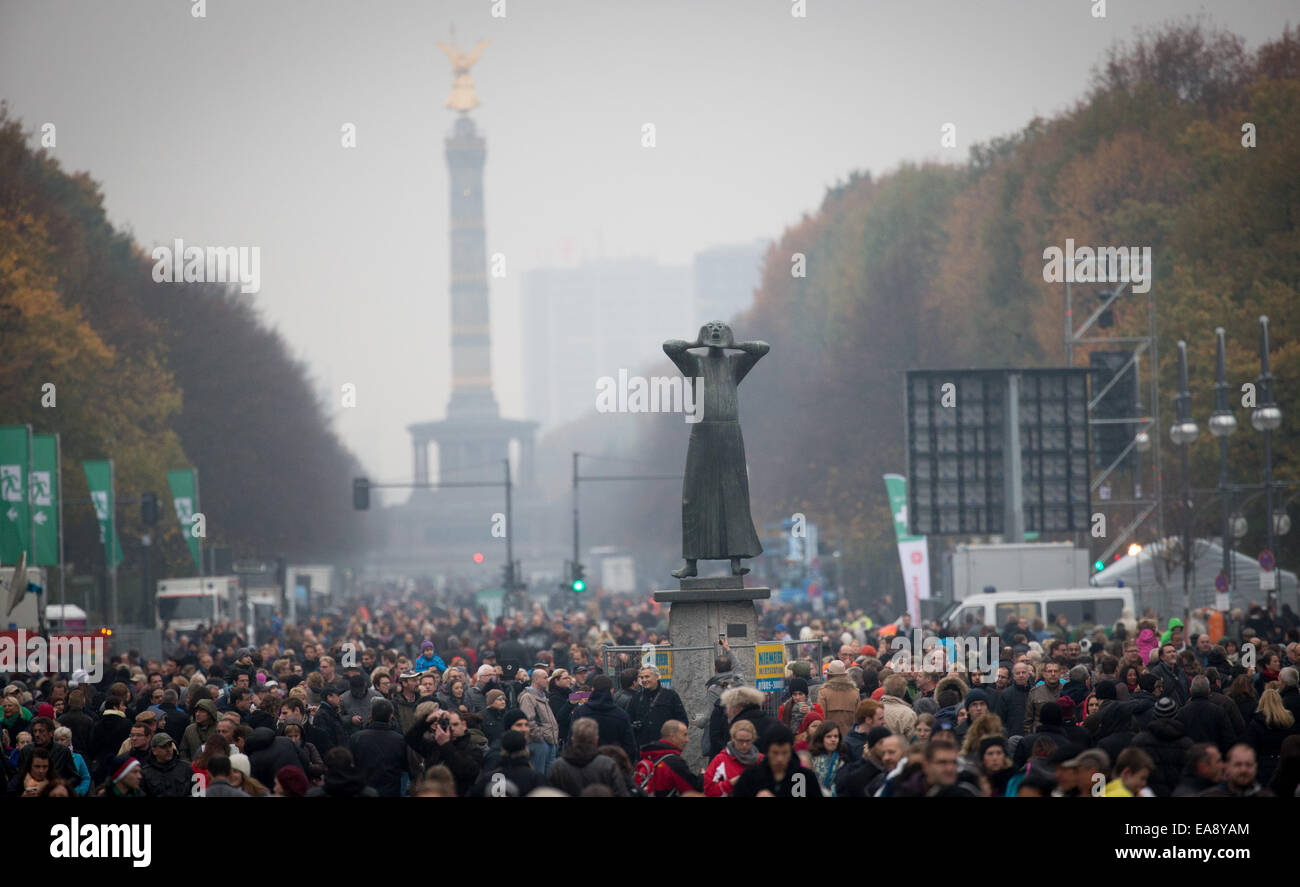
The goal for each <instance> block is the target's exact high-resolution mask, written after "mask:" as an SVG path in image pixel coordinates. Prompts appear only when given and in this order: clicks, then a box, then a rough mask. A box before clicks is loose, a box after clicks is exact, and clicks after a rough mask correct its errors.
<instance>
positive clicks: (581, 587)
mask: <svg viewBox="0 0 1300 887" xmlns="http://www.w3.org/2000/svg"><path fill="white" fill-rule="evenodd" d="M573 590H574V591H586V590H587V583H586V582H583V581H582V580H581V579H574V580H573Z"/></svg>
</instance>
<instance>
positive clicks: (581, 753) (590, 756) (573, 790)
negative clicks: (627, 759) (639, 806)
mask: <svg viewBox="0 0 1300 887" xmlns="http://www.w3.org/2000/svg"><path fill="white" fill-rule="evenodd" d="M546 778H547V780H549V782H550V784H551V785H552V786H554V787H555V788H558V789H559V790H560V791H562V792H564V793H565V794H567V795H569V796H570V797H574V798H576V797H577V796H578V795H581V794H582V790H583V789H584V788H586V787H587V786H589V785H604V786H607V787H608V788H609V790H610V791H611V792H613V794H614V797H616V798H626V797H627V796H628V790H627V781H626V780H625V779H623V771H622V770H620V769H619V766H618V764H617V763H615V761H614V759H613V758H607V757H605V756H604V755H601V754H597V753H596V748H595V746H590V745H571V746H569V747H568V748H566V749H565V750H564V751H563V752H562V753H561V754H560V757H559V758H558V759H557V760H556V762H555V763H554V764H552V765H551V770H550V772H549V773H547V774H546Z"/></svg>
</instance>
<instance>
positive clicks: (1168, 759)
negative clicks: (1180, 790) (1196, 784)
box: [1133, 718, 1193, 798]
mask: <svg viewBox="0 0 1300 887" xmlns="http://www.w3.org/2000/svg"><path fill="white" fill-rule="evenodd" d="M1192 744H1193V743H1192V740H1190V739H1188V738H1187V736H1186V735H1184V731H1183V725H1182V724H1181V723H1180V722H1179V721H1178V720H1176V719H1175V718H1155V719H1154V720H1152V721H1151V723H1150V724H1149V725H1148V726H1147V728H1146V729H1145V730H1143V731H1142V732H1141V733H1139V734H1138V735H1137V736H1134V737H1133V746H1134V747H1135V748H1140V749H1142V750H1143V751H1144V752H1146V753H1147V754H1148V755H1150V756H1151V760H1152V761H1153V762H1154V763H1155V765H1156V767H1155V770H1154V771H1152V773H1151V775H1150V777H1148V778H1147V785H1148V786H1150V788H1151V790H1152V791H1153V792H1155V793H1156V795H1157V796H1158V797H1162V798H1167V797H1169V796H1170V795H1172V794H1173V793H1174V788H1176V787H1177V785H1178V783H1179V781H1180V780H1181V779H1182V777H1183V765H1184V763H1186V761H1185V759H1186V757H1187V750H1188V749H1189V748H1191V747H1192Z"/></svg>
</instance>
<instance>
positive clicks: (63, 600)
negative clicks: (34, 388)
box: [54, 431, 68, 630]
mask: <svg viewBox="0 0 1300 887" xmlns="http://www.w3.org/2000/svg"><path fill="white" fill-rule="evenodd" d="M54 478H55V480H54V482H55V483H57V484H58V485H59V518H58V520H59V606H60V607H61V608H62V609H63V625H64V627H65V630H66V627H67V624H68V596H67V593H66V591H65V586H66V585H67V584H68V574H67V573H66V572H64V566H63V442H62V441H61V440H60V439H59V433H58V432H57V431H56V432H54Z"/></svg>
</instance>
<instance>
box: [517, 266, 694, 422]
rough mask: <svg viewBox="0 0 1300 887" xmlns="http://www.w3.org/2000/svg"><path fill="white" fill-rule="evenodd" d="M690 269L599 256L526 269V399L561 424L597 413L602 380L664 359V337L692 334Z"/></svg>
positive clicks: (530, 407)
mask: <svg viewBox="0 0 1300 887" xmlns="http://www.w3.org/2000/svg"><path fill="white" fill-rule="evenodd" d="M691 299H692V295H691V272H690V269H689V268H679V267H667V266H664V265H660V264H658V263H657V262H655V261H654V260H653V259H645V258H626V259H595V260H591V261H588V262H584V263H583V264H581V265H579V266H578V267H576V268H542V269H538V270H535V271H530V272H528V273H526V274H525V275H524V288H523V330H524V353H523V358H524V367H525V378H524V404H525V407H524V408H525V411H526V412H527V415H528V418H529V419H532V420H533V421H535V422H537V423H539V424H540V425H541V426H542V428H543V429H548V428H554V427H555V426H557V425H562V424H564V423H565V422H567V421H569V420H572V419H576V418H578V417H579V416H581V415H584V414H585V413H588V412H591V411H592V410H594V409H595V406H596V380H598V379H599V378H600V377H602V376H610V377H617V376H618V371H619V369H620V368H624V369H627V370H628V372H629V373H637V372H640V371H641V370H643V369H644V368H646V367H648V366H650V365H651V364H653V363H655V362H656V361H659V360H663V359H664V353H663V348H662V345H663V342H664V340H665V339H680V338H684V337H689V336H691V335H692V334H693V332H694V330H698V329H699V324H697V323H696V322H695V320H694V311H693V310H692V301H691Z"/></svg>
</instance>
